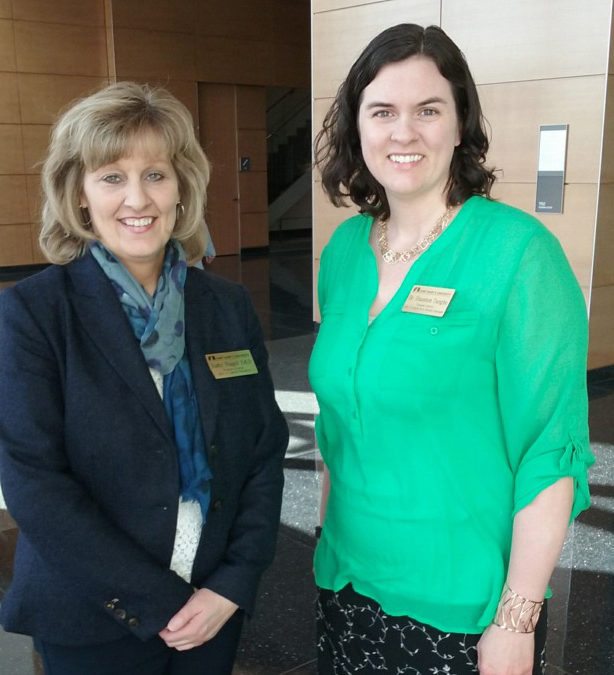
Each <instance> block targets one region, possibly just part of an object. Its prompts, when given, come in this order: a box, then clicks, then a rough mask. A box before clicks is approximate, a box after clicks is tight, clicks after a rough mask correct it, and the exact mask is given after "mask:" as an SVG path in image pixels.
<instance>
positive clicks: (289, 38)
mask: <svg viewBox="0 0 614 675" xmlns="http://www.w3.org/2000/svg"><path fill="white" fill-rule="evenodd" d="M310 5H311V3H310V0H293V1H292V2H288V0H273V36H272V40H273V42H281V43H295V44H299V45H305V44H309V41H310V37H311V30H310V28H311V14H310ZM277 26H283V27H284V30H283V31H280V30H276V27H277Z"/></svg>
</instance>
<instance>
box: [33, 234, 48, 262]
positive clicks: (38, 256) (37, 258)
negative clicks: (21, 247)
mask: <svg viewBox="0 0 614 675" xmlns="http://www.w3.org/2000/svg"><path fill="white" fill-rule="evenodd" d="M39 233H40V224H36V225H30V246H31V249H32V262H33V263H34V264H35V265H41V264H43V263H48V262H49V261H48V260H47V258H46V257H45V256H44V255H43V252H42V251H41V250H40V246H39V245H38V235H39Z"/></svg>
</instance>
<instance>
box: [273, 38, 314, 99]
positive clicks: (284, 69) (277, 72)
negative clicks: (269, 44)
mask: <svg viewBox="0 0 614 675" xmlns="http://www.w3.org/2000/svg"><path fill="white" fill-rule="evenodd" d="M273 63H274V70H273V82H272V83H271V84H272V85H274V86H276V87H298V88H303V89H309V88H310V87H311V77H310V69H311V60H310V58H309V51H308V50H306V49H305V47H304V45H302V44H285V43H283V44H282V43H273Z"/></svg>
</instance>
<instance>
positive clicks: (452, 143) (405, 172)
mask: <svg viewBox="0 0 614 675" xmlns="http://www.w3.org/2000/svg"><path fill="white" fill-rule="evenodd" d="M358 130H359V134H360V141H361V149H362V155H363V158H364V161H365V164H366V165H367V168H368V169H369V171H370V172H371V174H372V175H373V177H374V178H375V179H376V180H377V181H378V182H379V183H380V184H381V185H382V187H383V188H384V190H385V191H386V196H387V198H388V201H389V203H390V206H391V208H393V207H394V203H395V202H398V201H399V200H401V201H404V202H406V201H407V200H414V199H418V198H423V197H424V198H426V199H428V200H440V199H443V201H444V202H445V195H444V192H445V187H446V183H447V181H448V176H449V174H450V163H451V161H452V155H453V154H454V148H455V147H456V146H457V145H458V144H459V143H460V130H459V122H458V117H457V114H456V106H455V103H454V96H453V93H452V87H451V86H450V83H449V82H448V80H446V79H445V78H444V77H443V76H442V75H441V73H440V72H439V70H438V69H437V66H436V65H435V63H434V62H433V61H432V60H431V59H428V58H425V57H422V56H412V57H410V58H408V59H405V60H404V61H398V62H396V63H390V64H388V65H386V66H384V67H383V68H382V69H381V70H380V71H379V72H378V74H377V75H376V77H375V78H374V79H373V80H372V81H371V82H370V83H369V84H368V86H367V87H365V89H364V91H363V92H362V99H361V102H360V107H359V110H358Z"/></svg>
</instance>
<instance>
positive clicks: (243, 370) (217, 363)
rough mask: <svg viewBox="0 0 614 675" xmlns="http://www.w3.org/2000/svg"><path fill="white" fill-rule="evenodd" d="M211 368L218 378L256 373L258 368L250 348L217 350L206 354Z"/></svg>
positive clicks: (214, 375)
mask: <svg viewBox="0 0 614 675" xmlns="http://www.w3.org/2000/svg"><path fill="white" fill-rule="evenodd" d="M205 359H206V360H207V365H208V366H209V370H210V371H211V372H212V373H213V377H215V379H216V380H224V379H226V378H227V377H241V376H242V375H256V374H257V373H258V368H256V364H255V363H254V359H253V357H252V353H251V352H250V351H249V349H239V350H237V351H235V352H217V353H216V354H205Z"/></svg>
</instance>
